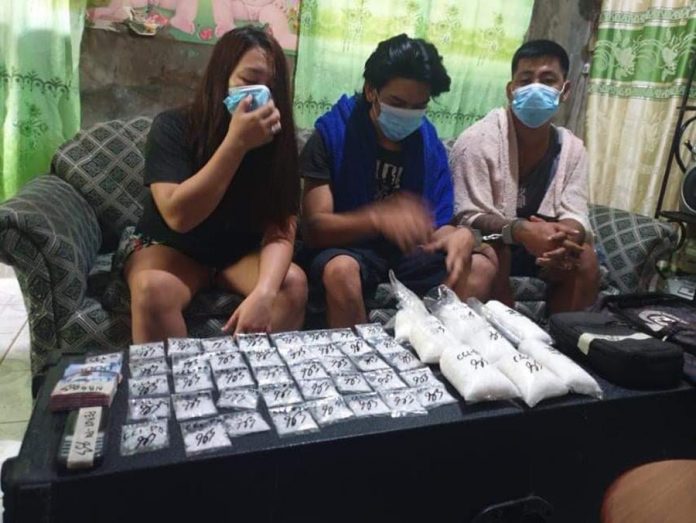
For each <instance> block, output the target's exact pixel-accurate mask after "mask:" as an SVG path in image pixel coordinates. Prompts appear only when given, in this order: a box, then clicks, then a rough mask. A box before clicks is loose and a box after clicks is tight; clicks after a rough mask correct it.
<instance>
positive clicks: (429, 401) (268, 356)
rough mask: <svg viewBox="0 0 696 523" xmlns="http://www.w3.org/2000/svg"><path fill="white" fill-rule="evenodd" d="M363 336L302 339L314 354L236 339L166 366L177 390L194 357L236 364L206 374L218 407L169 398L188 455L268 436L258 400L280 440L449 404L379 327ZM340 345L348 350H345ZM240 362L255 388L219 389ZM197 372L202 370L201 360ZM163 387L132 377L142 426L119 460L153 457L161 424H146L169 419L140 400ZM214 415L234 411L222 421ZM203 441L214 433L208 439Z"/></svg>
mask: <svg viewBox="0 0 696 523" xmlns="http://www.w3.org/2000/svg"><path fill="white" fill-rule="evenodd" d="M367 327H368V328H369V330H367V331H365V330H363V334H365V333H371V334H375V335H376V334H379V335H378V336H377V337H375V336H372V337H371V338H370V343H367V342H366V341H365V340H364V339H360V338H357V337H356V336H353V337H352V338H349V337H348V336H347V335H346V334H341V337H342V338H343V339H344V341H342V342H336V341H335V342H330V343H321V342H325V341H327V340H330V339H332V338H331V337H329V336H333V339H335V336H336V334H337V331H311V332H309V333H308V334H309V335H310V336H311V338H312V339H311V340H307V338H305V340H307V341H310V343H315V344H314V345H311V344H310V345H306V344H305V343H306V341H305V340H302V339H301V336H303V334H307V333H281V334H278V335H276V336H274V338H275V339H274V340H273V343H274V344H277V345H279V346H280V347H281V348H279V349H275V348H273V347H271V348H267V347H268V346H269V345H267V344H266V343H265V342H263V341H261V340H263V339H264V337H263V336H256V335H254V336H245V337H243V339H244V341H241V343H240V340H239V339H238V346H237V348H236V349H232V348H229V349H228V350H223V351H220V350H217V351H209V352H204V353H202V354H201V353H196V354H192V355H190V356H184V355H179V356H177V357H174V358H172V376H173V379H174V382H175V383H176V379H177V373H178V372H183V374H180V375H182V376H195V375H197V373H198V371H197V370H195V369H196V368H197V365H186V364H185V363H186V362H188V361H196V360H195V359H191V358H205V357H206V356H207V357H208V358H209V359H208V361H210V359H212V360H213V361H214V363H213V364H212V365H213V366H215V365H218V364H220V365H222V363H221V362H215V360H216V359H217V358H220V357H222V355H227V356H233V357H232V360H231V361H230V362H229V365H234V368H232V369H220V371H219V373H218V374H217V375H216V374H215V372H213V374H214V375H216V381H217V385H218V391H219V394H218V400H217V402H216V403H214V401H213V400H214V397H213V391H212V390H205V391H198V392H188V393H180V394H174V395H172V397H171V401H172V403H173V405H174V414H175V415H176V417H177V420H178V421H179V422H180V425H181V432H182V437H183V439H184V444H185V446H186V451H187V453H188V454H194V453H196V452H202V451H207V450H213V449H215V448H219V447H218V446H217V445H218V444H220V445H222V446H226V445H227V441H226V438H225V437H224V436H222V435H221V431H222V429H223V428H224V429H225V431H226V433H227V439H229V438H230V437H235V436H240V435H244V434H248V433H254V432H258V431H265V430H269V426H268V424H267V423H266V421H265V420H264V418H263V416H262V415H261V413H260V412H258V411H257V410H256V409H257V408H258V403H259V392H260V395H261V397H263V398H264V402H265V403H266V405H267V406H268V407H269V409H268V410H269V415H270V416H271V421H272V422H273V424H274V426H275V427H276V430H277V432H278V434H280V435H281V436H284V435H288V434H298V433H303V432H307V431H312V430H318V428H319V427H320V426H324V425H328V424H331V423H335V422H338V421H345V420H347V419H351V418H354V417H363V416H376V415H391V416H402V415H415V414H426V413H427V410H426V408H434V407H436V406H439V405H443V404H446V403H452V402H455V400H454V398H452V397H451V395H450V394H449V393H448V392H447V390H446V389H445V387H444V386H443V384H442V383H441V382H440V381H439V380H438V379H437V378H436V377H435V376H434V375H433V374H432V371H430V369H428V368H425V367H423V365H422V364H421V363H420V362H419V361H418V360H417V359H416V358H415V357H414V356H413V354H412V353H411V352H410V351H408V350H407V349H405V348H404V347H402V346H401V345H399V344H397V343H396V342H395V341H394V340H393V339H391V338H390V337H389V336H388V335H387V334H386V332H384V330H383V329H382V328H381V327H380V326H378V325H369V326H367ZM344 332H345V331H344ZM347 332H350V331H349V330H347ZM327 335H328V336H327ZM347 339H350V341H345V340H347ZM200 341H201V343H203V342H206V341H207V342H211V341H212V342H214V341H215V340H200ZM246 341H251V343H246ZM178 343H180V342H178ZM217 348H219V347H217ZM138 350H139V348H138V346H133V347H132V348H131V354H136V355H139V354H138ZM241 354H244V355H245V357H246V359H247V361H248V362H249V366H250V367H251V369H252V372H253V375H254V376H255V377H256V381H257V383H258V388H255V387H254V386H253V382H251V385H249V384H248V383H249V382H247V381H246V379H245V380H241V381H240V380H234V381H233V382H231V383H227V382H226V381H224V380H223V381H221V379H220V376H224V375H225V374H220V373H224V372H225V371H227V370H233V371H235V372H238V371H239V370H240V369H241V367H239V366H238V365H240V364H243V361H242V358H241ZM279 356H280V358H281V359H282V360H284V362H285V363H287V366H286V367H281V365H279V364H278V363H279V360H278V357H279ZM136 357H137V356H136ZM186 358H189V359H186ZM138 361H140V360H136V362H138ZM385 361H390V362H392V363H393V364H394V365H395V366H396V369H397V370H402V371H403V372H402V374H401V375H399V373H398V372H396V371H395V370H394V369H392V368H391V367H390V366H389V365H388V364H386V363H385ZM136 362H134V363H136ZM165 363H166V362H165ZM281 363H282V362H281ZM197 364H200V360H199V361H197ZM281 368H283V371H281V370H280V369H281ZM368 369H372V370H368ZM242 370H243V371H246V372H247V373H248V374H246V376H247V378H248V377H249V374H251V373H249V369H248V367H246V366H245V368H244V369H242ZM271 376H272V377H273V379H274V380H276V382H273V383H265V382H264V380H265V379H266V378H267V377H271ZM148 380H149V382H148ZM277 380H280V381H281V382H280V383H278V382H277ZM134 383H135V384H134ZM164 387H167V389H166V390H168V380H167V375H166V374H161V375H155V376H150V377H146V378H138V379H136V380H135V381H132V382H131V383H129V392H130V395H131V399H130V400H129V419H130V420H131V421H136V420H138V419H144V421H142V422H139V423H134V424H130V425H126V426H124V427H123V432H122V452H123V453H124V454H132V453H136V452H143V451H147V450H154V449H156V448H161V447H160V445H162V444H163V443H165V442H167V443H168V431H167V428H166V427H167V424H166V423H165V422H164V421H163V420H157V419H154V420H153V419H152V418H157V417H160V416H164V417H169V413H170V405H169V397H168V396H159V397H158V396H148V397H138V395H139V394H142V393H145V394H150V393H155V392H157V391H162V392H163V391H164V390H165V389H164ZM373 391H377V392H373ZM341 394H343V396H342V395H341ZM218 409H219V410H222V411H224V410H228V409H231V410H235V411H236V412H232V413H225V414H222V415H219V411H218ZM211 416H212V417H211ZM201 417H204V419H200V418H201ZM189 420H192V421H189ZM192 430H193V431H194V432H196V431H197V432H196V434H199V435H200V437H195V436H189V435H190V434H191V431H192ZM211 431H212V432H211ZM201 434H202V435H201ZM210 434H214V437H212V436H211V435H210ZM187 436H189V437H187Z"/></svg>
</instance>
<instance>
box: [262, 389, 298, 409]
mask: <svg viewBox="0 0 696 523" xmlns="http://www.w3.org/2000/svg"><path fill="white" fill-rule="evenodd" d="M260 390H261V396H263V401H265V402H266V405H267V406H268V407H269V408H273V407H280V406H285V405H294V404H295V403H302V402H303V401H304V398H303V397H302V393H301V392H300V389H298V388H297V386H296V385H295V384H294V383H285V384H282V385H264V386H263V387H260Z"/></svg>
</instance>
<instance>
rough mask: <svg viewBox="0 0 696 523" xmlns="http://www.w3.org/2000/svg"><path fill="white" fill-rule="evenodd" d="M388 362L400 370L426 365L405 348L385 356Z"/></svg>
mask: <svg viewBox="0 0 696 523" xmlns="http://www.w3.org/2000/svg"><path fill="white" fill-rule="evenodd" d="M385 359H386V360H387V363H389V365H391V366H392V367H394V368H395V369H396V370H398V371H399V372H404V371H408V370H413V369H420V368H423V367H424V365H423V363H421V361H420V360H419V359H418V358H417V357H416V356H415V354H413V353H411V352H409V351H407V350H406V349H404V351H403V352H392V353H391V354H387V355H386V356H385Z"/></svg>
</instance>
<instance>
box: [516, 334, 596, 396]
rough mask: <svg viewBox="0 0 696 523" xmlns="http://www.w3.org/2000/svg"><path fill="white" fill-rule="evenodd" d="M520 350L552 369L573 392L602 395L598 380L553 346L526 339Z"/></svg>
mask: <svg viewBox="0 0 696 523" xmlns="http://www.w3.org/2000/svg"><path fill="white" fill-rule="evenodd" d="M519 350H520V352H522V353H523V354H526V355H528V356H531V357H532V358H534V359H535V360H536V361H538V362H539V363H541V364H542V365H544V366H545V367H546V368H547V369H549V370H551V372H553V373H554V374H555V375H556V376H558V377H559V378H560V379H561V381H563V383H565V385H566V386H567V387H568V388H569V389H570V390H571V391H572V392H576V393H578V394H586V395H587V396H592V397H594V398H601V397H602V388H601V387H600V386H599V384H598V383H597V380H595V379H594V378H593V377H592V376H590V375H589V374H588V373H587V372H586V371H585V370H584V369H583V368H582V367H580V366H579V365H578V364H577V363H575V362H574V361H573V360H571V359H570V358H568V357H567V356H566V355H565V354H561V353H560V352H558V351H557V350H556V349H554V348H553V347H550V346H549V345H546V344H545V343H543V342H541V341H538V340H524V341H523V342H522V343H520V346H519Z"/></svg>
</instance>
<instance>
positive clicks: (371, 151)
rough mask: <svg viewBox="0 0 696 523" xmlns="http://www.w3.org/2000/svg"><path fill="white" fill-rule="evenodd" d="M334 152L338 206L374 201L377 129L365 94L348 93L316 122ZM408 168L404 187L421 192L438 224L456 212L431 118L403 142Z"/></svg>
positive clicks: (333, 176) (332, 163)
mask: <svg viewBox="0 0 696 523" xmlns="http://www.w3.org/2000/svg"><path fill="white" fill-rule="evenodd" d="M315 127H316V129H317V132H318V133H319V134H320V136H321V138H322V141H323V142H324V147H325V148H326V150H327V152H328V153H329V155H330V160H331V161H330V166H331V192H332V194H333V200H334V211H336V212H347V211H352V210H355V209H357V208H358V207H362V206H363V205H367V204H369V203H371V202H373V201H374V199H375V193H376V189H377V188H376V180H375V174H374V173H375V163H376V161H377V147H378V145H377V132H376V131H375V128H374V125H373V123H372V120H370V116H369V105H368V104H367V103H366V102H365V101H364V100H363V99H362V95H360V94H356V95H354V96H352V97H350V98H349V97H348V96H346V95H343V96H342V97H341V98H340V99H339V100H338V102H336V104H335V105H334V106H333V107H332V108H331V109H330V110H329V111H328V112H327V113H326V114H324V115H323V116H321V117H319V119H317V121H316V123H315ZM401 144H402V146H403V147H402V154H403V161H404V171H403V175H402V178H401V188H400V190H405V191H410V192H412V193H415V194H418V195H421V196H422V197H423V198H424V199H425V200H426V202H427V203H428V205H429V207H430V210H431V212H432V215H433V219H434V221H435V224H436V226H437V227H441V226H442V225H446V224H448V223H449V222H450V221H451V220H452V215H453V213H454V190H453V186H452V174H451V172H450V169H449V163H448V161H447V153H446V151H445V148H444V146H443V145H442V142H441V141H440V139H439V138H438V136H437V131H436V130H435V128H434V127H433V125H432V124H431V123H430V122H429V121H428V119H427V118H423V124H422V125H421V126H420V127H419V128H418V130H417V131H415V132H413V133H412V134H411V135H409V136H407V137H406V138H405V139H404V140H403V141H402V142H401Z"/></svg>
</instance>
